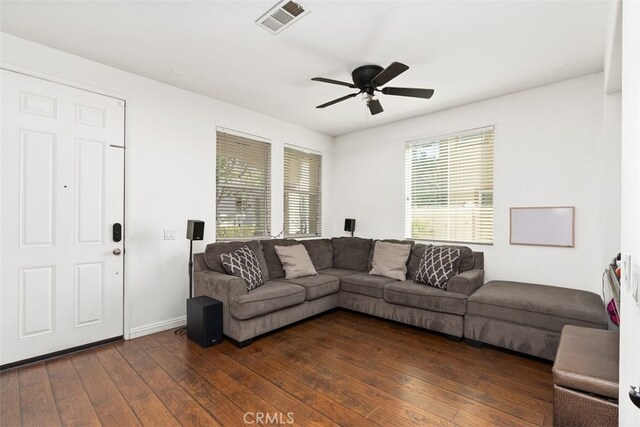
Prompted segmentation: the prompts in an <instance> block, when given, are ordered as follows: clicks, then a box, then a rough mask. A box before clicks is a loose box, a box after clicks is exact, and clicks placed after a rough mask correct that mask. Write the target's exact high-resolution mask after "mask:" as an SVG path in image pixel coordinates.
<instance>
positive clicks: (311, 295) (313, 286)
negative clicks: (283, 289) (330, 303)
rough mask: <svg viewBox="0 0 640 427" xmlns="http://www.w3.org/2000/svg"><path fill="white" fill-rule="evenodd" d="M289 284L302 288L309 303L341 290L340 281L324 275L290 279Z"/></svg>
mask: <svg viewBox="0 0 640 427" xmlns="http://www.w3.org/2000/svg"><path fill="white" fill-rule="evenodd" d="M287 282H288V283H293V284H296V285H300V286H302V287H303V288H304V290H305V297H304V299H305V300H307V301H311V300H314V299H318V298H321V297H323V296H325V295H330V294H335V293H336V292H338V291H339V290H340V279H339V278H337V277H335V276H327V275H324V274H318V275H317V276H307V277H299V278H297V279H289V280H287Z"/></svg>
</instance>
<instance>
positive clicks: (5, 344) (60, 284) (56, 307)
mask: <svg viewBox="0 0 640 427" xmlns="http://www.w3.org/2000/svg"><path fill="white" fill-rule="evenodd" d="M0 73H1V86H0V91H1V92H2V95H1V96H2V103H1V106H2V110H1V116H2V131H1V132H2V133H1V136H2V149H1V150H0V168H1V175H0V176H1V178H0V179H1V182H0V195H1V206H0V240H1V244H0V258H1V268H2V270H1V272H0V280H1V282H0V287H1V292H0V298H1V299H0V310H2V313H1V315H0V321H1V322H2V324H1V325H0V330H1V332H2V336H1V338H0V365H6V364H9V363H12V362H16V361H21V360H25V359H29V358H32V357H37V356H41V355H45V354H48V353H53V352H57V351H60V350H64V349H68V348H72V347H77V346H81V345H84V344H89V343H93V342H96V341H101V340H105V339H109V338H115V337H119V336H122V335H123V307H124V301H123V295H124V293H123V286H124V280H123V274H124V271H123V267H124V256H123V252H124V224H123V221H124V114H125V108H124V101H121V100H118V99H115V98H111V97H108V96H102V95H98V94H95V93H92V92H88V91H84V90H80V89H76V88H72V87H69V86H65V85H62V84H57V83H52V82H49V81H46V80H41V79H37V78H33V77H28V76H24V75H22V74H18V73H14V72H10V71H5V70H0ZM115 223H119V224H122V226H123V232H122V236H123V239H122V240H120V241H119V242H116V241H114V238H113V234H112V230H113V225H114V224H115ZM118 252H120V254H118Z"/></svg>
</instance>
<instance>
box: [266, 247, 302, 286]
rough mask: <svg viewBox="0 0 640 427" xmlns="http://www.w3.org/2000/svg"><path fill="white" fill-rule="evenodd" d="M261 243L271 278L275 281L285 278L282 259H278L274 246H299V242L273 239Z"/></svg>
mask: <svg viewBox="0 0 640 427" xmlns="http://www.w3.org/2000/svg"><path fill="white" fill-rule="evenodd" d="M260 243H261V244H262V251H263V252H264V259H265V261H266V265H267V268H268V270H269V278H270V279H271V280H274V279H279V278H281V277H284V269H283V268H282V263H281V262H280V258H278V254H277V253H276V250H275V249H274V246H276V245H278V246H291V245H297V244H298V242H297V241H296V240H292V239H271V240H260Z"/></svg>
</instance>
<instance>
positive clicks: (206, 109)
mask: <svg viewBox="0 0 640 427" xmlns="http://www.w3.org/2000/svg"><path fill="white" fill-rule="evenodd" d="M0 35H1V43H2V54H1V55H2V56H1V62H2V63H3V65H12V66H18V67H22V68H26V69H28V70H32V71H35V72H38V73H44V74H47V75H49V76H53V77H57V78H61V79H64V80H68V81H71V82H75V83H79V84H82V85H87V86H91V87H94V88H97V89H104V90H107V91H109V92H117V93H119V94H122V95H123V96H124V97H126V98H127V99H128V100H129V104H128V107H129V108H128V116H127V120H128V122H127V126H128V135H127V141H126V144H127V152H126V156H127V160H126V171H127V172H126V173H127V175H126V181H127V182H126V230H125V231H126V233H127V235H126V264H125V265H126V297H127V301H126V305H128V309H129V319H128V325H129V329H130V331H131V332H132V336H135V335H140V334H144V333H150V332H154V331H155V330H157V329H162V328H168V327H173V326H174V325H176V324H179V323H182V322H183V316H184V314H185V298H186V296H187V294H188V286H187V284H188V276H187V262H188V254H189V244H188V240H186V238H185V237H184V236H185V230H186V222H187V219H190V218H191V219H202V220H204V221H205V222H206V226H205V231H206V237H205V240H204V242H196V244H195V245H194V251H196V252H199V251H202V250H203V249H204V246H205V244H206V242H211V241H213V240H214V237H215V227H214V225H215V206H214V196H215V188H214V186H215V129H216V126H222V127H226V128H230V129H235V130H240V131H243V132H247V133H251V134H254V135H259V136H262V137H266V138H270V139H271V140H272V206H273V222H272V232H274V233H277V232H279V231H280V230H281V229H282V221H283V218H282V210H283V196H282V186H283V179H282V174H283V160H282V158H283V146H284V144H286V143H288V144H295V145H298V146H303V147H306V148H310V149H314V150H317V151H321V152H322V153H323V169H324V170H323V176H324V177H325V178H324V179H325V182H323V185H324V191H325V194H331V183H330V176H331V173H330V171H331V170H332V167H331V157H332V156H331V154H332V152H331V151H332V146H333V138H331V137H329V136H326V135H323V134H320V133H318V132H314V131H310V130H307V129H304V128H302V127H300V126H297V125H293V124H290V123H286V122H283V121H281V120H277V119H274V118H271V117H268V116H265V115H262V114H258V113H255V112H253V111H249V110H246V109H243V108H239V107H235V106H233V105H230V104H226V103H223V102H220V101H217V100H214V99H211V98H207V97H204V96H200V95H197V94H194V93H191V92H188V91H185V90H182V89H178V88H175V87H172V86H169V85H166V84H162V83H159V82H156V81H153V80H149V79H146V78H143V77H140V76H137V75H134V74H130V73H126V72H123V71H120V70H117V69H115V68H111V67H108V66H105V65H102V64H99V63H96V62H92V61H89V60H86V59H83V58H80V57H77V56H73V55H69V54H66V53H63V52H60V51H57V50H54V49H50V48H48V47H45V46H43V45H39V44H35V43H32V42H29V41H26V40H23V39H19V38H16V37H14V36H11V35H8V34H4V33H0ZM330 212H331V204H330V200H329V197H326V196H325V200H324V201H323V220H324V221H325V223H328V222H329V221H330V216H329V213H330ZM165 228H166V229H174V230H176V235H177V239H176V240H173V241H171V240H166V241H165V240H164V236H163V229H165ZM325 229H326V228H325Z"/></svg>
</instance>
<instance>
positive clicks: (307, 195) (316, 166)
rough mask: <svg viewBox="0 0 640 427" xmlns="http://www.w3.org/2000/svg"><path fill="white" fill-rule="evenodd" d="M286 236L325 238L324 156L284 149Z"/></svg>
mask: <svg viewBox="0 0 640 427" xmlns="http://www.w3.org/2000/svg"><path fill="white" fill-rule="evenodd" d="M284 235H285V236H286V237H306V236H320V235H322V156H321V155H320V154H313V153H308V152H304V151H300V150H296V149H293V148H290V147H285V148H284Z"/></svg>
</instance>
